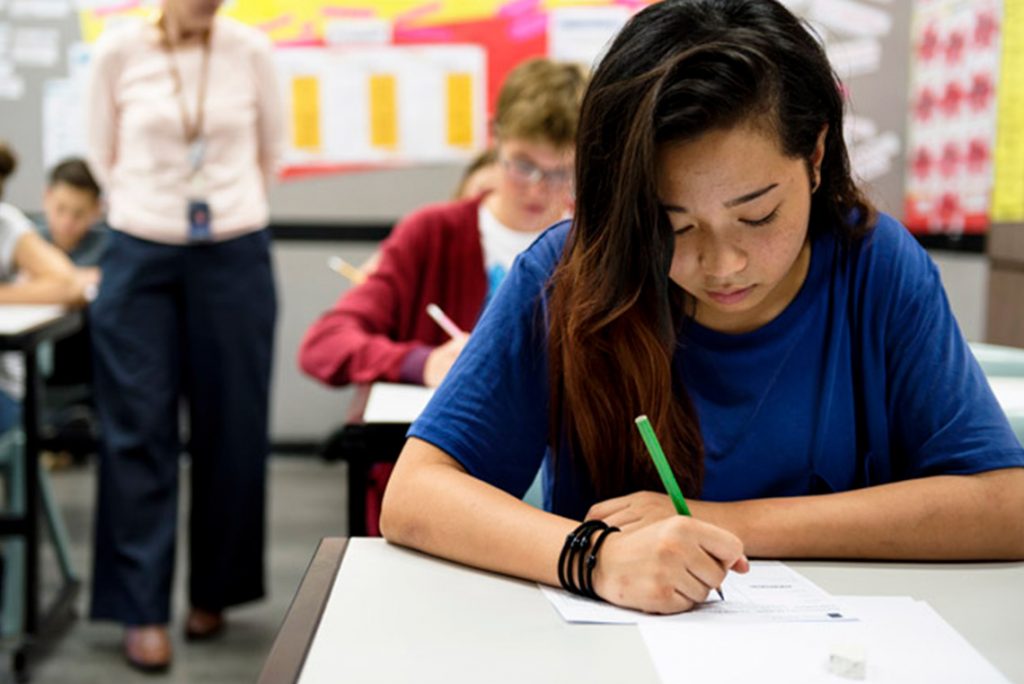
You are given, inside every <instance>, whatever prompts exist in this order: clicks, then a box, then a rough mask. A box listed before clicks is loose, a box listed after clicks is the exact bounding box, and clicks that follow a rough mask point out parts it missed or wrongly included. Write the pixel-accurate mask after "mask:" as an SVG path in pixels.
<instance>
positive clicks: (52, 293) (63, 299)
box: [0, 141, 92, 432]
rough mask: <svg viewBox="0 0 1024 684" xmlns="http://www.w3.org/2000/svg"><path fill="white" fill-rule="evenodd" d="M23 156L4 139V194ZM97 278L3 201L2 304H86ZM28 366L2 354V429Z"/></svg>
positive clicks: (11, 417) (12, 417)
mask: <svg viewBox="0 0 1024 684" xmlns="http://www.w3.org/2000/svg"><path fill="white" fill-rule="evenodd" d="M16 168H17V157H15V155H14V152H13V151H12V150H11V149H10V148H9V147H7V145H6V144H5V143H4V142H3V141H0V200H2V199H3V189H4V188H3V186H4V183H5V182H6V180H7V178H8V177H9V176H10V175H11V174H13V173H14V171H15V169H16ZM91 282H92V281H91V279H90V278H88V277H86V276H84V275H82V274H79V273H78V272H76V270H75V268H74V266H73V265H72V264H71V262H70V261H69V260H68V258H67V257H66V256H64V254H63V253H62V252H61V251H60V250H58V249H56V248H54V247H53V246H51V245H49V244H47V243H46V242H45V241H44V240H43V239H42V238H40V237H39V236H38V235H37V234H36V232H35V231H34V230H33V229H32V222H31V221H29V219H28V217H26V216H25V215H24V214H23V213H21V211H19V210H18V209H17V208H15V207H13V206H11V205H10V204H6V203H4V202H2V201H0V304H65V305H68V306H81V305H84V304H85V293H86V289H87V286H88V285H89V284H90V283H91ZM24 374H25V369H24V365H23V359H22V357H21V355H20V354H15V353H3V354H0V432H4V431H6V430H7V429H8V428H10V427H12V426H13V425H15V424H16V423H17V422H18V420H19V416H20V413H21V409H20V402H21V398H22V395H23V394H24Z"/></svg>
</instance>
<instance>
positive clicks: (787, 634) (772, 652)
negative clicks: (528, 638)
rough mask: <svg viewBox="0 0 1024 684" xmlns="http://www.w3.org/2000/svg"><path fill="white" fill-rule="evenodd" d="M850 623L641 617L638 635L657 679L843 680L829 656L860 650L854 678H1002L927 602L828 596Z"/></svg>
mask: <svg viewBox="0 0 1024 684" xmlns="http://www.w3.org/2000/svg"><path fill="white" fill-rule="evenodd" d="M836 599H837V601H839V602H840V603H841V604H842V605H843V606H844V609H846V610H849V611H850V612H853V613H856V614H857V615H858V616H859V617H860V620H858V621H855V622H836V623H831V624H822V623H820V622H819V623H807V622H803V623H799V622H794V623H786V624H777V623H776V624H763V623H762V624H757V623H743V624H735V623H734V624H722V623H719V624H694V623H680V622H650V623H648V622H645V623H642V624H641V625H640V634H641V636H642V637H643V639H644V643H645V644H646V645H647V649H648V651H649V652H650V654H651V659H652V661H653V662H654V667H655V669H656V670H657V672H658V675H659V677H660V678H661V681H662V682H663V683H664V684H675V683H677V682H678V683H679V684H693V682H702V684H714V683H715V682H730V683H731V682H744V681H746V682H757V683H758V684H772V683H774V682H779V683H785V684H801V683H803V682H835V683H840V682H849V681H851V680H849V679H843V678H841V677H839V676H837V675H834V674H831V673H830V672H829V670H828V661H829V655H830V654H831V653H832V652H834V651H837V650H839V649H840V648H843V647H849V646H850V645H853V646H857V647H859V648H860V649H863V653H864V662H865V665H866V677H865V679H864V680H862V681H866V682H877V683H880V684H881V683H890V682H891V683H893V684H897V683H898V684H914V683H915V682H921V683H922V684H923V683H927V684H941V683H943V682H950V683H953V682H957V683H961V682H970V683H971V684H987V683H990V682H993V683H994V682H999V683H1005V682H1007V681H1008V680H1007V679H1006V678H1005V677H1003V676H1002V674H1000V673H999V672H998V671H997V670H996V669H995V668H994V667H993V666H992V665H991V664H990V663H989V662H988V661H986V660H985V659H984V658H983V657H982V656H981V654H979V653H978V652H977V651H976V650H975V649H974V648H973V647H972V646H971V645H970V644H969V643H967V641H966V640H965V639H964V638H963V637H962V636H961V635H960V634H959V633H957V631H956V630H954V629H953V628H952V627H951V626H950V625H949V624H948V623H946V622H945V621H944V620H943V619H942V618H941V617H940V616H939V614H938V613H936V612H935V611H934V610H933V609H932V608H931V607H930V606H929V605H928V604H927V603H924V602H921V601H913V600H910V599H908V598H906V597H854V596H851V597H836Z"/></svg>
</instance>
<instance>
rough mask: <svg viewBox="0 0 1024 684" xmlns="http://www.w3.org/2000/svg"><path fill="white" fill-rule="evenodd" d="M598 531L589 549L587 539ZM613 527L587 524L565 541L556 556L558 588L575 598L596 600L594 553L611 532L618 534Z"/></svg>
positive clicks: (598, 522) (590, 521)
mask: <svg viewBox="0 0 1024 684" xmlns="http://www.w3.org/2000/svg"><path fill="white" fill-rule="evenodd" d="M598 530H600V535H599V536H598V538H597V541H596V542H595V544H594V547H593V550H592V551H590V552H589V553H587V551H588V550H589V549H590V538H591V537H592V536H593V534H594V533H595V532H597V531H598ZM618 531H619V529H618V528H617V527H609V526H608V524H607V523H605V522H603V521H601V520H587V521H584V522H583V523H581V524H580V525H579V526H578V527H577V528H576V529H574V530H573V531H572V532H570V533H569V534H568V535H566V537H565V544H563V545H562V552H561V553H560V554H559V555H558V582H559V584H561V585H562V588H563V589H565V590H566V591H568V592H571V593H573V594H577V595H579V596H586V597H589V598H598V596H597V594H596V593H594V589H593V572H594V566H595V565H596V564H597V551H598V550H599V549H600V547H601V544H602V543H603V542H604V539H605V537H607V536H608V534H610V533H611V532H618Z"/></svg>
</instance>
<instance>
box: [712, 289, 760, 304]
mask: <svg viewBox="0 0 1024 684" xmlns="http://www.w3.org/2000/svg"><path fill="white" fill-rule="evenodd" d="M753 289H754V286H753V285H749V286H747V287H745V288H743V289H742V290H719V291H715V290H706V292H707V293H708V297H710V298H711V299H713V300H714V301H715V302H717V303H718V304H726V305H729V304H737V303H739V302H741V301H743V300H744V299H745V298H746V296H747V295H748V294H750V291H751V290H753Z"/></svg>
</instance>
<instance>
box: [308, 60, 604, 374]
mask: <svg viewBox="0 0 1024 684" xmlns="http://www.w3.org/2000/svg"><path fill="white" fill-rule="evenodd" d="M583 86H584V75H583V73H582V71H581V70H580V69H579V68H578V67H576V66H574V65H570V64H558V63H555V62H552V61H550V60H548V59H533V60H530V61H527V62H524V63H523V64H521V65H519V66H518V67H516V68H515V69H514V70H513V71H512V72H511V73H510V74H509V75H508V78H507V79H506V81H505V83H504V84H503V86H502V89H501V92H500V93H499V95H498V102H497V106H496V108H495V119H494V134H495V138H496V141H497V145H496V149H497V157H498V159H499V160H500V164H499V169H498V173H497V183H496V187H495V189H494V191H493V192H491V193H489V194H487V195H485V196H483V197H479V196H478V197H473V198H471V199H467V200H461V201H456V202H448V203H443V204H435V205H431V206H428V207H425V208H423V209H420V210H418V211H416V212H414V213H412V214H411V215H409V216H407V217H406V218H405V219H403V220H402V221H401V222H399V223H398V225H397V226H395V229H394V230H393V231H392V233H391V235H390V236H389V237H388V238H387V240H385V241H384V243H383V245H382V247H381V256H380V262H379V264H378V265H377V266H376V269H375V270H374V271H373V273H372V274H370V276H369V277H368V279H367V281H366V282H365V283H363V284H362V285H359V286H357V287H354V288H352V289H350V290H348V291H347V292H346V293H345V294H344V295H343V296H342V297H341V298H340V299H339V300H338V302H337V303H336V304H335V305H334V308H332V309H331V310H330V311H328V312H326V313H325V314H323V315H322V316H321V317H320V319H319V320H317V321H316V322H315V323H314V324H313V325H312V326H311V327H310V329H309V330H308V331H307V332H306V335H305V338H304V339H303V342H302V346H301V348H300V351H299V364H300V366H301V367H302V369H303V370H304V371H305V372H306V373H308V374H309V375H311V376H313V377H314V378H316V379H318V380H320V381H321V382H323V383H325V384H328V385H336V386H340V385H347V384H349V383H352V382H359V383H366V382H375V381H378V380H383V381H390V382H407V383H413V384H420V385H428V386H436V385H437V384H438V383H439V382H440V381H441V378H443V377H444V375H445V373H447V372H448V369H449V368H450V367H451V364H452V362H453V361H454V360H455V358H456V357H457V356H458V354H459V352H460V351H461V349H462V347H463V345H464V344H465V342H466V336H465V335H459V336H456V337H454V338H449V337H448V336H447V335H446V334H445V332H444V331H443V330H442V329H441V328H440V327H439V326H438V325H437V323H435V322H434V321H433V320H432V319H431V318H430V317H429V316H428V315H427V312H426V307H427V305H428V304H430V303H434V304H437V305H438V306H439V307H441V309H442V310H443V311H444V312H445V313H446V314H447V315H448V316H449V317H450V318H451V319H452V320H453V321H454V322H455V324H456V325H458V326H459V328H460V329H461V330H463V331H466V332H468V331H470V330H471V329H472V328H473V325H474V324H475V323H476V320H477V318H478V317H479V315H480V312H481V310H482V309H483V307H484V304H485V303H486V301H487V300H488V299H489V298H490V297H491V295H492V294H493V292H494V291H495V289H496V288H497V286H498V284H499V283H500V281H501V279H502V278H503V277H504V274H505V273H506V272H507V271H508V269H509V267H510V266H511V264H512V260H513V259H514V258H515V256H516V255H517V254H518V253H519V252H520V251H522V250H523V249H525V248H526V247H527V246H528V245H529V244H530V243H531V242H532V241H533V240H534V238H536V236H537V235H538V234H539V233H540V231H542V230H543V229H544V228H547V227H548V226H549V225H551V224H552V223H554V222H555V221H557V220H558V219H560V218H562V217H564V216H565V215H566V213H567V212H568V211H569V209H570V208H571V205H572V183H571V178H572V164H573V139H574V137H575V134H576V121H577V116H578V109H579V101H580V97H581V95H582V92H583Z"/></svg>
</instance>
